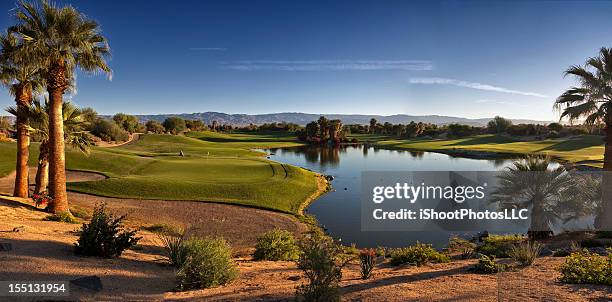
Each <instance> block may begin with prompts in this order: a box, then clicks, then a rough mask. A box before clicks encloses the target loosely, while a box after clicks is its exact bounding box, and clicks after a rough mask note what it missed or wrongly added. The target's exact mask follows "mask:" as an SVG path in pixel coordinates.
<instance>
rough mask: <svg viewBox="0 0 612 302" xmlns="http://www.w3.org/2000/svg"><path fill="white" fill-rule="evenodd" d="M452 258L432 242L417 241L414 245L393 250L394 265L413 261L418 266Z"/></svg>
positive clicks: (392, 261) (392, 260)
mask: <svg viewBox="0 0 612 302" xmlns="http://www.w3.org/2000/svg"><path fill="white" fill-rule="evenodd" d="M449 261H450V258H449V257H448V256H446V255H444V254H442V253H440V252H438V251H436V249H434V248H433V247H432V246H431V244H424V243H420V242H418V241H417V243H416V244H415V245H413V246H409V247H405V248H399V249H395V250H394V251H393V252H391V261H390V263H391V264H392V265H402V264H406V263H411V264H414V265H416V266H421V265H423V264H426V263H429V262H434V263H441V262H449Z"/></svg>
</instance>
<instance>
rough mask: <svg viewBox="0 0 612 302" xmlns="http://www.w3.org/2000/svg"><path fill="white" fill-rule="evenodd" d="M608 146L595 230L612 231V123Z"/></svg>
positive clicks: (609, 130)
mask: <svg viewBox="0 0 612 302" xmlns="http://www.w3.org/2000/svg"><path fill="white" fill-rule="evenodd" d="M605 131H606V138H605V140H606V145H605V151H604V168H603V170H604V171H603V177H602V184H601V185H602V188H601V189H602V190H601V205H600V207H599V213H597V217H595V228H596V229H599V230H605V231H612V122H610V121H608V122H607V123H606V130H605Z"/></svg>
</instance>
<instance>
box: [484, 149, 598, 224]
mask: <svg viewBox="0 0 612 302" xmlns="http://www.w3.org/2000/svg"><path fill="white" fill-rule="evenodd" d="M498 179H499V183H498V185H497V187H496V190H495V191H494V192H493V194H492V199H491V202H494V203H498V204H499V207H500V208H501V209H513V208H529V207H538V208H539V209H541V210H542V214H543V215H544V217H540V219H544V220H545V223H546V224H547V225H550V224H551V223H552V222H554V221H563V222H567V221H569V220H571V219H574V218H577V217H583V216H585V215H589V214H592V212H593V209H594V208H595V206H596V202H597V200H598V198H599V199H601V196H598V193H601V190H600V183H599V182H598V181H597V180H596V179H595V178H592V177H591V176H589V175H582V174H577V173H573V172H571V171H568V170H567V169H565V168H564V167H563V166H561V165H559V166H557V167H555V166H554V163H553V162H552V161H551V160H550V159H549V158H547V157H537V156H532V157H528V158H527V159H525V160H522V161H516V162H514V163H513V165H512V166H510V167H508V168H506V169H505V170H504V171H502V172H501V174H500V175H499V176H498Z"/></svg>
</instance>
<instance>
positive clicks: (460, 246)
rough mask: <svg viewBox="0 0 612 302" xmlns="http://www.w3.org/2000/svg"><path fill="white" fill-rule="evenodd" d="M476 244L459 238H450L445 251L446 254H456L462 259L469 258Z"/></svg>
mask: <svg viewBox="0 0 612 302" xmlns="http://www.w3.org/2000/svg"><path fill="white" fill-rule="evenodd" d="M475 248H476V244H475V243H473V242H470V241H468V240H465V239H463V238H461V237H457V236H454V237H451V238H450V240H449V242H448V247H447V248H446V249H445V252H446V253H447V254H453V253H458V254H459V255H460V256H461V258H462V259H468V258H471V257H472V255H473V254H474V249H475Z"/></svg>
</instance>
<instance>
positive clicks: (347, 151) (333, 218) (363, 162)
mask: <svg viewBox="0 0 612 302" xmlns="http://www.w3.org/2000/svg"><path fill="white" fill-rule="evenodd" d="M264 151H265V152H267V153H269V154H270V159H272V160H274V161H278V162H282V163H288V164H291V165H295V166H300V167H304V168H307V169H310V170H313V171H316V172H319V173H321V174H325V175H332V176H333V177H334V180H333V181H332V186H333V189H334V190H333V191H332V192H329V193H327V194H326V195H324V196H322V197H321V198H319V199H317V200H316V201H315V202H313V203H312V204H311V205H310V206H309V207H308V208H307V209H306V213H308V214H312V215H314V216H315V217H316V218H317V220H318V221H319V223H320V224H321V226H322V227H324V228H325V229H326V231H327V232H328V233H329V234H330V235H331V236H333V237H334V238H336V239H340V240H341V241H342V243H344V244H347V245H348V244H352V243H354V244H356V245H357V246H358V247H376V246H388V247H401V246H406V245H410V244H413V243H415V242H416V241H417V240H418V241H421V242H425V243H431V244H433V245H434V246H436V247H443V246H445V245H446V244H447V243H448V238H449V237H450V236H451V235H459V236H464V237H465V236H470V235H473V233H463V234H459V233H448V232H439V231H436V232H431V231H408V232H406V231H402V232H400V231H393V232H391V231H389V232H371V231H369V232H366V231H361V207H360V186H361V179H360V177H361V172H362V171H498V170H500V169H503V168H504V167H506V166H508V165H509V164H511V163H512V160H509V159H495V160H489V159H470V158H458V157H452V156H449V155H446V154H440V153H434V152H421V151H401V150H386V149H378V148H373V147H369V146H342V147H339V148H328V147H312V146H310V147H296V148H281V149H268V150H264Z"/></svg>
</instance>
